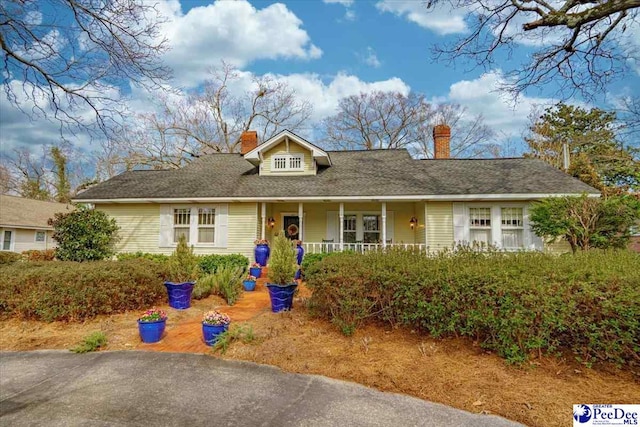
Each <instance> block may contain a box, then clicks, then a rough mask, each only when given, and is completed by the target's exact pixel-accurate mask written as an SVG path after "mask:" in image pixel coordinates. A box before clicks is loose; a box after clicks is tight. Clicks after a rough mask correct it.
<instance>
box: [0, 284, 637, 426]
mask: <svg viewBox="0 0 640 427" xmlns="http://www.w3.org/2000/svg"><path fill="white" fill-rule="evenodd" d="M301 296H302V297H303V298H302V299H300V298H299V299H297V300H296V306H295V309H294V311H293V312H290V313H280V314H273V313H271V312H270V310H264V309H263V308H260V307H258V308H257V310H256V311H255V315H254V316H253V317H252V316H248V317H247V318H245V319H242V317H241V316H239V313H240V312H241V311H242V310H239V308H240V307H242V306H243V304H244V305H247V300H246V297H243V298H245V301H244V303H243V300H241V301H240V302H239V304H238V306H237V307H238V308H235V309H233V308H230V309H229V311H230V312H232V311H233V310H236V311H238V312H237V313H236V316H235V319H236V320H234V323H235V324H246V325H250V326H251V328H252V330H253V332H254V335H255V339H254V340H253V341H252V342H250V343H246V344H243V343H241V342H235V343H233V344H232V345H231V346H230V348H229V350H228V351H227V352H226V353H225V354H224V355H220V354H216V355H215V356H216V357H222V358H225V359H237V360H248V361H253V362H258V363H264V364H269V365H274V366H279V367H281V368H282V369H284V370H286V371H290V372H299V373H313V374H320V375H325V376H328V377H332V378H337V379H343V380H349V381H354V382H358V383H361V384H364V385H367V386H371V387H375V388H377V389H380V390H383V391H392V392H397V393H405V394H409V395H413V396H416V397H419V398H422V399H425V400H430V401H434V402H440V403H443V404H446V405H450V406H453V407H456V408H460V409H465V410H467V411H471V412H475V413H480V412H486V413H492V414H498V415H501V416H503V417H506V418H509V419H512V420H515V421H519V422H522V423H524V424H527V425H531V426H565V425H569V424H570V423H571V410H572V405H573V404H574V403H638V402H640V381H639V379H638V376H634V375H633V374H632V373H630V372H623V371H620V370H616V369H609V370H608V371H605V370H603V369H602V368H599V369H587V368H584V367H583V366H581V365H578V364H576V363H574V362H572V361H569V360H561V359H556V358H543V359H539V360H535V361H533V362H531V363H530V364H528V365H526V366H523V367H513V366H509V365H507V364H505V362H504V360H502V359H500V358H499V357H497V356H496V355H494V354H489V353H486V352H484V351H482V349H480V348H479V347H478V346H475V345H474V344H473V343H472V342H470V341H468V340H462V339H446V340H432V339H430V338H428V337H425V336H422V335H419V334H417V333H414V332H412V331H410V330H405V329H388V328H385V327H382V326H380V327H376V326H369V327H365V328H363V329H360V330H358V331H356V333H355V335H354V336H353V337H345V336H343V335H341V334H340V333H339V332H338V331H337V329H336V328H335V327H333V325H331V324H330V323H329V322H326V321H323V320H318V319H312V318H310V317H309V316H308V314H307V312H306V310H305V309H304V307H303V305H304V297H305V296H308V294H304V293H303V294H302V295H301ZM256 298H258V297H257V296H256ZM248 305H250V304H248ZM162 308H164V309H166V310H167V311H168V312H169V319H170V321H169V323H168V326H167V333H168V336H172V337H173V338H176V337H182V339H183V340H184V342H185V343H186V344H188V345H185V348H184V351H189V352H199V353H209V352H211V350H210V349H209V348H208V347H206V346H205V345H204V344H203V343H202V342H201V337H200V329H199V320H200V317H201V315H202V313H203V312H204V311H207V310H210V309H212V308H221V309H222V310H223V311H225V306H224V303H223V301H222V300H221V299H219V298H217V297H209V298H207V299H204V300H201V301H195V302H194V304H193V307H192V308H190V309H189V310H185V311H178V310H173V309H170V308H168V307H162ZM138 316H139V313H137V312H136V313H126V314H120V315H114V316H103V317H99V318H96V319H94V320H92V321H89V322H85V323H82V324H64V323H50V324H47V323H40V322H28V321H18V320H9V321H2V322H0V350H2V351H10V350H35V349H45V348H46V349H65V348H70V347H72V346H74V345H75V344H77V343H78V342H79V341H80V340H81V339H82V338H83V337H85V336H87V335H88V334H89V333H91V332H94V331H96V330H101V331H104V332H105V333H106V335H107V337H108V339H109V344H108V345H107V347H106V349H105V350H133V349H135V350H147V351H153V350H154V347H153V345H148V344H142V343H141V342H140V339H139V337H138V331H137V325H136V319H137V317H138ZM232 319H234V316H233V315H232ZM241 319H242V320H244V321H241ZM184 325H188V326H184ZM179 328H184V329H183V330H182V332H180V329H179ZM186 330H188V331H189V332H188V333H187V332H185V331H186ZM169 334H170V335H169ZM166 341H167V342H168V341H169V340H168V338H166ZM155 350H162V349H161V348H156V349H155ZM175 350H176V349H173V350H171V351H175Z"/></svg>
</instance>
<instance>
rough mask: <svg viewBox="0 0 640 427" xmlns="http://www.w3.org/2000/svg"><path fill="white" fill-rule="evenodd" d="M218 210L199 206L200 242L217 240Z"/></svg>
mask: <svg viewBox="0 0 640 427" xmlns="http://www.w3.org/2000/svg"><path fill="white" fill-rule="evenodd" d="M215 226H216V210H215V209H213V208H198V243H213V242H214V240H215Z"/></svg>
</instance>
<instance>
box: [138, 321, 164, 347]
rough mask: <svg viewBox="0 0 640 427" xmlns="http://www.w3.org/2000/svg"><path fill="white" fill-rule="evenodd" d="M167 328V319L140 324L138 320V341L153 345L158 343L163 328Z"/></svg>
mask: <svg viewBox="0 0 640 427" xmlns="http://www.w3.org/2000/svg"><path fill="white" fill-rule="evenodd" d="M165 326H167V319H164V320H157V321H155V322H141V321H140V320H138V332H140V339H141V340H142V342H144V343H154V342H158V341H160V339H161V338H162V334H164V328H165Z"/></svg>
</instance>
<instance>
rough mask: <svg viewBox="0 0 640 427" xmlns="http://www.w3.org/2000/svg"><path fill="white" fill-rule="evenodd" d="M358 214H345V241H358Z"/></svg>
mask: <svg viewBox="0 0 640 427" xmlns="http://www.w3.org/2000/svg"><path fill="white" fill-rule="evenodd" d="M356 222H357V217H356V215H345V216H344V242H345V243H355V241H356Z"/></svg>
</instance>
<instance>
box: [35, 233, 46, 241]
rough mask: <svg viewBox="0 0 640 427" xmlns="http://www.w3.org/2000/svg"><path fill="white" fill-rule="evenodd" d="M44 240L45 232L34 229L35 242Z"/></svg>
mask: <svg viewBox="0 0 640 427" xmlns="http://www.w3.org/2000/svg"><path fill="white" fill-rule="evenodd" d="M44 241H45V232H44V231H36V242H44Z"/></svg>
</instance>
